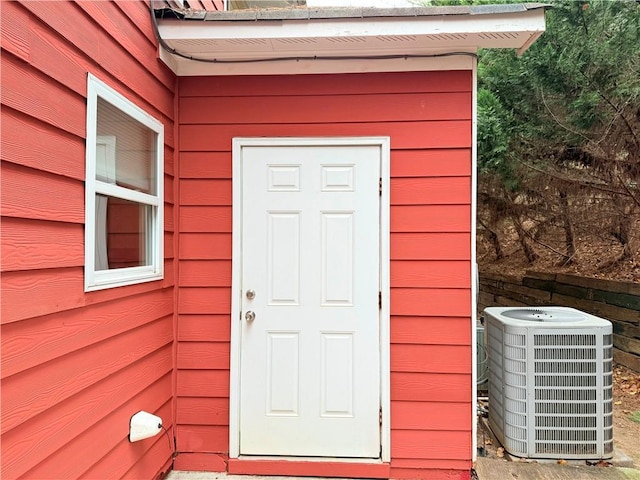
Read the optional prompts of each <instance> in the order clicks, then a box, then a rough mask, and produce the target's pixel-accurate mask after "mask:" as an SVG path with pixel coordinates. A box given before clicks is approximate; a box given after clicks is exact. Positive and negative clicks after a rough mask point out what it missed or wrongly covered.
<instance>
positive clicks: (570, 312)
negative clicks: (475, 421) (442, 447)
mask: <svg viewBox="0 0 640 480" xmlns="http://www.w3.org/2000/svg"><path fill="white" fill-rule="evenodd" d="M484 314H485V327H486V335H487V349H488V356H489V387H488V390H489V425H490V427H491V429H492V430H493V432H494V433H495V435H496V437H497V438H498V440H499V441H500V442H501V443H502V445H503V447H504V448H505V450H506V451H507V452H509V453H511V454H513V455H515V456H518V457H527V458H561V459H603V458H611V457H612V455H613V390H612V374H613V371H612V370H613V344H612V341H613V337H612V328H611V322H609V321H608V320H605V319H602V318H599V317H596V316H593V315H590V314H588V313H585V312H581V311H580V310H576V309H573V308H567V307H539V308H526V307H508V308H506V307H490V308H486V309H485V310H484Z"/></svg>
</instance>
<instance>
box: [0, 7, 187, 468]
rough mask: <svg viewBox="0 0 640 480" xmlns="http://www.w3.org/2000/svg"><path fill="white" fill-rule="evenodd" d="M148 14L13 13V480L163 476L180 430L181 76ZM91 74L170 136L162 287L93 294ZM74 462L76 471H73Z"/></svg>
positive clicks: (5, 39) (6, 247)
mask: <svg viewBox="0 0 640 480" xmlns="http://www.w3.org/2000/svg"><path fill="white" fill-rule="evenodd" d="M148 8H149V7H148V4H147V3H146V2H144V1H139V2H121V3H116V2H77V3H76V2H70V1H60V2H24V3H22V2H6V3H3V5H2V9H3V12H2V19H1V32H0V39H1V46H2V52H1V54H2V130H1V139H0V140H1V142H2V152H1V156H2V158H1V160H2V179H1V181H2V190H1V192H2V231H1V243H2V245H1V252H2V279H1V282H2V285H1V288H2V320H1V322H2V338H1V342H2V345H1V350H2V370H1V372H0V375H1V378H2V405H1V409H2V424H1V433H2V437H1V439H0V440H1V442H2V471H1V476H2V478H7V479H11V478H18V477H20V478H34V479H35V478H38V479H39V478H65V479H72V478H107V477H109V478H127V477H128V478H155V477H156V476H157V475H158V474H159V473H160V472H162V471H166V469H167V468H168V466H169V464H170V459H171V451H170V449H169V444H168V442H167V439H166V438H165V437H164V436H157V437H154V438H153V439H151V440H147V441H145V442H141V443H134V444H131V443H130V442H129V441H128V438H127V435H128V430H129V420H130V418H131V416H132V415H133V414H134V413H135V412H137V411H139V410H147V411H150V412H154V413H156V414H158V415H160V416H161V417H162V418H163V423H164V424H165V425H166V426H167V427H168V428H169V431H170V433H171V427H172V424H173V418H172V417H173V399H172V392H173V388H174V378H173V368H174V346H173V344H174V336H175V332H174V324H175V321H174V319H175V315H174V313H175V308H174V279H175V274H174V270H175V269H174V261H173V254H174V250H176V251H177V249H174V247H173V243H174V239H175V237H174V233H173V229H174V226H175V223H176V222H174V220H173V218H172V217H173V214H174V209H173V203H174V201H176V200H177V197H175V195H174V194H173V190H174V183H175V182H174V180H173V165H174V162H173V150H174V123H173V117H174V88H175V78H174V75H173V74H172V73H171V72H170V71H169V70H168V69H166V68H165V67H164V66H162V65H161V64H160V62H158V61H157V59H156V52H157V47H156V45H155V38H154V35H153V30H152V29H151V24H150V19H149V10H148ZM87 73H92V74H94V75H96V76H97V77H99V78H100V79H102V80H103V81H105V82H106V83H108V84H109V85H111V86H112V87H114V88H115V89H116V90H118V91H120V92H121V93H122V94H124V95H125V96H126V97H128V98H129V99H130V100H132V101H133V102H134V103H136V104H137V105H139V106H140V107H141V108H143V109H144V110H146V111H147V112H149V113H150V114H151V115H153V116H154V117H156V118H158V119H159V120H160V121H161V122H162V123H163V124H164V126H165V140H166V141H165V147H164V151H165V165H166V167H165V178H164V183H165V201H166V203H165V206H166V212H165V236H164V239H165V272H166V273H165V279H164V280H163V281H160V282H151V283H145V284H140V285H134V286H130V287H120V288H115V289H107V290H102V291H98V292H92V293H89V294H86V293H84V291H83V289H84V276H83V275H84V273H83V268H84V215H85V211H84V180H85V178H84V172H85V136H86V89H87ZM70 459H72V461H70Z"/></svg>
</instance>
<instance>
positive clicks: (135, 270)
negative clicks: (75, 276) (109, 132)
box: [84, 74, 164, 292]
mask: <svg viewBox="0 0 640 480" xmlns="http://www.w3.org/2000/svg"><path fill="white" fill-rule="evenodd" d="M98 97H100V98H102V99H103V100H105V101H107V102H109V103H110V104H112V105H113V106H115V107H117V108H118V109H120V110H121V111H122V112H123V113H125V114H127V115H129V116H130V117H132V118H134V119H135V120H137V121H138V122H140V123H142V124H143V125H145V126H146V127H147V128H149V129H150V130H152V131H154V132H155V133H156V134H157V135H156V165H155V171H156V179H155V180H156V183H155V185H154V186H155V191H156V192H157V194H156V195H149V194H145V193H141V192H137V191H135V190H129V189H127V188H123V187H119V186H117V185H113V184H110V183H106V182H101V181H99V180H96V154H97V152H96V150H97V148H96V145H97V142H98V141H100V142H101V143H104V144H105V145H106V148H107V150H112V151H113V152H115V139H109V138H108V137H104V136H101V137H98V135H97V122H98V117H97V113H98ZM86 142H87V143H86V171H85V179H86V181H85V238H84V241H85V264H84V290H85V292H90V291H94V290H102V289H106V288H113V287H120V286H124V285H133V284H136V283H142V282H151V281H155V280H161V279H162V278H163V276H164V191H163V188H164V126H163V124H162V123H161V122H159V121H158V120H156V119H155V118H153V117H152V116H151V115H149V114H147V113H146V112H145V111H144V110H142V109H141V108H139V107H138V106H136V105H135V104H134V103H132V102H131V101H130V100H128V99H127V98H125V97H124V96H123V95H121V94H120V93H118V92H116V91H115V90H114V89H112V88H111V87H109V86H108V85H107V84H106V83H104V82H102V81H101V80H98V79H97V78H96V77H95V76H93V75H91V74H89V75H88V77H87V139H86ZM111 143H113V144H111ZM96 194H106V195H109V196H114V197H118V198H122V199H124V200H130V201H133V202H137V203H140V204H144V205H149V206H151V207H152V212H153V213H152V215H151V216H152V219H151V221H150V225H149V226H148V230H147V233H148V248H149V257H150V260H151V261H150V265H146V266H142V267H129V268H117V269H111V270H96V269H95V258H96V211H95V210H96Z"/></svg>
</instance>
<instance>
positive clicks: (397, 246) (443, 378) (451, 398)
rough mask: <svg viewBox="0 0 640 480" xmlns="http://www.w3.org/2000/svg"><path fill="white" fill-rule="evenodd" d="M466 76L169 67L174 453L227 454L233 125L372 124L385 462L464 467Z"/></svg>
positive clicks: (399, 471) (217, 460)
mask: <svg viewBox="0 0 640 480" xmlns="http://www.w3.org/2000/svg"><path fill="white" fill-rule="evenodd" d="M471 81H472V79H471V73H470V72H464V71H460V72H426V73H421V72H409V73H385V74H362V75H357V74H356V75H336V76H330V75H326V76H324V75H305V76H296V77H285V76H282V77H277V76H273V77H269V76H265V77H234V78H229V77H226V78H223V77H197V78H196V77H194V78H182V79H181V83H180V98H179V125H180V126H179V131H180V166H179V176H180V186H179V189H180V195H179V198H180V213H179V224H180V227H179V232H180V234H179V235H180V238H179V254H178V255H179V259H180V269H179V270H180V273H179V278H178V282H179V286H180V289H179V321H178V342H179V347H178V377H177V391H178V399H177V407H178V409H177V425H178V426H177V433H178V445H179V450H180V451H183V452H185V454H184V457H183V459H182V460H178V463H180V465H183V466H184V467H185V468H196V467H197V466H198V465H207V466H209V467H208V468H210V469H216V470H221V469H224V463H223V460H224V459H225V458H226V455H228V438H227V435H228V414H227V412H228V409H229V404H228V394H229V392H228V390H229V387H228V382H229V370H228V359H227V358H225V356H226V355H227V354H228V352H229V332H230V322H231V319H230V316H229V313H230V308H231V249H232V235H231V221H232V207H231V202H232V192H231V175H232V157H231V144H232V138H233V137H252V136H257V137H264V136H273V137H288V136H377V135H380V136H389V137H390V138H391V149H392V152H391V165H390V170H391V177H392V178H391V185H390V188H391V192H390V196H391V219H390V222H391V316H392V317H391V342H392V345H391V370H392V373H391V400H392V406H391V409H392V412H391V414H392V416H391V419H392V433H391V452H392V463H391V468H392V474H393V476H395V477H397V478H402V477H415V478H420V477H423V478H427V477H425V474H424V472H425V471H431V472H432V473H433V474H434V475H436V476H435V477H433V478H438V475H439V473H438V472H440V473H442V475H443V477H442V478H445V477H446V476H447V474H446V472H447V471H449V472H451V471H458V472H460V471H463V470H466V471H467V472H468V470H469V468H470V467H471V443H472V442H471V429H472V423H471V422H472V409H471V392H472V385H471V365H472V363H471V322H470V316H471V311H470V308H471V307H470V303H471V302H470V299H471V291H470V285H471V273H470V272H471V264H470V262H471V168H472V162H471V128H472V126H471V91H472V88H471V85H472V84H471ZM181 455H182V454H181ZM178 458H179V459H180V457H178ZM425 469H426V470H425ZM429 469H430V470H429ZM443 472H444V473H443Z"/></svg>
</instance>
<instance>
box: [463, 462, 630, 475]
mask: <svg viewBox="0 0 640 480" xmlns="http://www.w3.org/2000/svg"><path fill="white" fill-rule="evenodd" d="M476 473H477V474H478V479H479V480H503V479H504V480H513V479H517V480H640V470H636V469H633V468H624V467H587V466H576V465H558V464H549V463H544V464H543V463H532V462H505V461H503V460H495V459H489V458H478V461H477V462H476Z"/></svg>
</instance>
